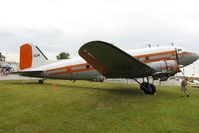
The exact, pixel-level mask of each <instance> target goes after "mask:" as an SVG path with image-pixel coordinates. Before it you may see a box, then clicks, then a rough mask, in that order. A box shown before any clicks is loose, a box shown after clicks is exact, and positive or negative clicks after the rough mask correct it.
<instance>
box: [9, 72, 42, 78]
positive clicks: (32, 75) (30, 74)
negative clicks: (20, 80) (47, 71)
mask: <svg viewBox="0 0 199 133" xmlns="http://www.w3.org/2000/svg"><path fill="white" fill-rule="evenodd" d="M9 74H18V75H20V76H27V77H40V78H41V77H44V71H18V72H10V73H9Z"/></svg>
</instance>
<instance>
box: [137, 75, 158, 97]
mask: <svg viewBox="0 0 199 133" xmlns="http://www.w3.org/2000/svg"><path fill="white" fill-rule="evenodd" d="M134 80H135V81H136V82H137V83H138V84H140V89H141V90H142V91H143V92H144V93H145V94H148V95H155V94H156V87H155V86H154V85H153V84H150V83H149V78H148V77H147V82H145V81H144V78H143V82H142V83H140V82H139V81H138V80H137V79H134Z"/></svg>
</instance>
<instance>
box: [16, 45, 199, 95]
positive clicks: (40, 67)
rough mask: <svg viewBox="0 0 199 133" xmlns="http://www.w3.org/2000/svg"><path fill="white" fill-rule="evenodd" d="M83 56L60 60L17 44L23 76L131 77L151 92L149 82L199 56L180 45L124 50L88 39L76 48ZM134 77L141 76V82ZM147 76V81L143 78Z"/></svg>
mask: <svg viewBox="0 0 199 133" xmlns="http://www.w3.org/2000/svg"><path fill="white" fill-rule="evenodd" d="M79 55H80V56H81V57H82V58H81V57H79V58H76V59H67V60H59V61H51V60H48V59H47V57H46V56H45V55H44V54H43V53H42V52H41V50H40V49H39V48H38V47H37V46H35V45H32V44H24V45H22V46H21V47H20V71H19V72H16V73H18V74H20V75H22V76H29V77H38V78H42V80H39V83H43V81H44V80H45V79H48V78H49V79H66V80H92V79H102V78H104V77H105V78H130V79H134V80H135V81H136V82H138V83H139V84H140V88H141V90H143V91H144V93H145V94H150V95H153V94H155V93H156V88H155V86H154V85H153V84H151V83H150V82H149V76H152V78H153V79H154V80H161V81H166V80H167V79H168V78H169V77H170V76H173V75H175V74H176V73H178V72H180V66H187V65H189V64H192V63H193V62H195V61H196V60H197V59H198V58H199V56H198V54H196V53H192V52H188V51H186V50H184V49H183V48H182V47H176V46H162V47H151V48H142V49H137V50H128V51H126V52H124V51H123V50H121V49H119V48H117V47H116V46H114V45H113V44H110V43H106V42H103V41H91V42H88V43H86V44H84V45H83V46H82V47H81V48H80V49H79ZM137 78H143V82H142V83H140V82H139V81H138V80H137ZM144 79H147V81H144Z"/></svg>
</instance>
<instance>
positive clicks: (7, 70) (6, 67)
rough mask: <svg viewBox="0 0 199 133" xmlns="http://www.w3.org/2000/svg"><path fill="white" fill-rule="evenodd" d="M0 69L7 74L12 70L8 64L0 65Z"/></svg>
mask: <svg viewBox="0 0 199 133" xmlns="http://www.w3.org/2000/svg"><path fill="white" fill-rule="evenodd" d="M0 68H2V69H3V70H4V71H5V72H9V71H10V70H12V69H13V67H12V66H11V65H10V64H7V63H6V64H2V65H0Z"/></svg>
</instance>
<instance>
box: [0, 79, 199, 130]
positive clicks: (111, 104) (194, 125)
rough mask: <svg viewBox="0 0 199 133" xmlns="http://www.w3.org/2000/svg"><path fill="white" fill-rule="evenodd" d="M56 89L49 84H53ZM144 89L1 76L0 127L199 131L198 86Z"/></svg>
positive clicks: (15, 128)
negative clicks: (153, 92)
mask: <svg viewBox="0 0 199 133" xmlns="http://www.w3.org/2000/svg"><path fill="white" fill-rule="evenodd" d="M53 83H55V84H56V89H52V84H53ZM157 90H158V93H157V95H156V96H149V95H144V94H143V93H142V92H141V91H140V90H139V87H138V85H132V84H116V83H115V84H113V83H91V82H88V81H76V82H74V83H72V82H71V81H61V80H47V81H46V82H45V84H43V85H39V84H37V83H36V81H0V133H106V132H108V133H109V132H111V133H154V132H157V133H198V132H199V126H198V125H199V89H197V88H191V87H190V88H189V92H190V97H189V98H187V97H183V98H181V97H180V90H179V87H157Z"/></svg>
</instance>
